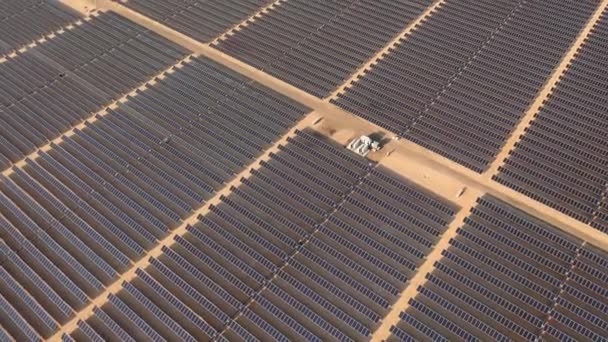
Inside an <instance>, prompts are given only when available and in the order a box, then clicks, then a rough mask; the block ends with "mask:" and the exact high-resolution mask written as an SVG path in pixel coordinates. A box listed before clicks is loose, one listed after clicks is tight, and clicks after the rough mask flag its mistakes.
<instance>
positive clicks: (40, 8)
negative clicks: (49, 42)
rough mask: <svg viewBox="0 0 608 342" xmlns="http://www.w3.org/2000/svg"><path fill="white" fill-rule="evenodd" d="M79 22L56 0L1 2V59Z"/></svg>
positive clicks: (10, 0) (74, 15)
mask: <svg viewBox="0 0 608 342" xmlns="http://www.w3.org/2000/svg"><path fill="white" fill-rule="evenodd" d="M78 19H79V16H78V15H77V14H76V13H75V12H74V11H72V10H71V9H69V8H68V7H66V6H64V5H62V4H60V3H58V2H56V1H47V0H3V1H2V2H0V56H2V55H5V54H8V53H11V52H13V51H15V50H18V49H19V48H21V47H23V46H24V45H27V44H30V43H32V42H33V41H35V40H38V39H40V38H42V37H43V36H45V35H48V34H51V33H53V32H54V31H57V30H60V29H61V28H62V27H65V26H67V25H69V24H70V23H73V22H75V21H76V20H78Z"/></svg>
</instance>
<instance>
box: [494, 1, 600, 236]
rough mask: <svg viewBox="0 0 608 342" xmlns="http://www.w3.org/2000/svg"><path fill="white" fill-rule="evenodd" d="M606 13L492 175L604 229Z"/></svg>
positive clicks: (535, 197) (533, 196)
mask: <svg viewBox="0 0 608 342" xmlns="http://www.w3.org/2000/svg"><path fill="white" fill-rule="evenodd" d="M607 37H608V13H604V14H603V16H602V17H601V19H600V20H599V22H598V23H597V25H596V26H595V27H594V28H593V30H592V32H591V34H590V35H589V36H588V38H587V40H586V41H585V43H584V45H583V47H582V48H581V49H580V50H579V51H578V53H577V55H576V57H575V58H574V60H573V61H572V63H571V64H570V66H569V67H568V69H567V70H566V72H565V74H564V75H563V76H562V78H561V80H560V82H559V83H558V85H557V86H556V87H555V89H554V90H553V92H552V93H551V95H550V97H549V99H548V100H547V101H546V102H545V104H544V106H543V107H542V109H541V110H540V111H539V112H538V113H537V114H536V117H535V118H534V121H532V124H531V125H530V127H528V128H527V129H526V132H525V134H524V135H523V136H522V137H521V140H520V141H519V142H518V143H517V144H516V147H515V149H514V150H513V151H511V153H510V156H509V157H508V158H507V159H506V160H505V164H504V165H503V166H502V167H501V168H500V173H499V174H498V175H497V176H495V177H494V179H495V180H496V181H498V182H500V183H502V184H505V185H507V186H509V187H511V188H513V189H515V190H517V191H520V192H522V193H524V194H525V195H527V196H529V197H531V198H534V199H536V200H538V201H540V202H542V203H544V204H547V205H549V206H551V207H553V208H555V209H557V210H559V211H561V212H563V213H566V214H568V215H570V216H572V217H575V218H577V219H578V220H581V221H583V222H585V223H589V222H592V225H593V226H594V227H596V228H597V229H599V230H601V231H604V232H608V223H607V222H608V220H607V219H606V217H607V216H606V215H607V210H606V200H605V196H606V193H607V185H608V183H607V182H608V140H607V139H606V134H607V133H608V126H607V125H606V122H607V121H608V114H607V113H608V101H607V99H608V92H607V91H606V89H607V87H608V78H607V77H606V75H604V73H603V72H601V70H603V69H605V68H606V55H607V54H608V44H607V43H606V39H607Z"/></svg>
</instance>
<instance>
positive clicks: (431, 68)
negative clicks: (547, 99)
mask: <svg viewBox="0 0 608 342" xmlns="http://www.w3.org/2000/svg"><path fill="white" fill-rule="evenodd" d="M494 3H496V2H481V3H479V2H477V3H475V4H473V3H470V2H469V1H460V0H454V1H447V2H445V3H444V4H442V5H440V6H439V8H438V9H436V10H435V12H434V13H433V14H432V15H430V16H429V17H428V18H427V19H426V20H425V22H424V23H422V24H421V25H420V26H419V27H417V28H416V29H415V30H414V31H413V32H412V33H411V34H410V35H409V36H408V37H406V38H405V39H403V40H402V42H401V43H400V44H399V45H397V46H396V47H395V48H394V49H393V50H392V51H391V52H390V53H389V54H388V55H387V56H385V58H382V59H381V60H380V61H379V62H378V64H377V65H375V66H373V67H372V68H371V69H370V70H369V71H368V72H367V73H366V74H365V76H364V77H362V78H361V79H360V80H358V81H356V82H354V84H353V86H352V88H350V89H349V90H347V91H346V93H344V94H341V95H339V97H338V99H336V100H333V102H334V103H336V104H337V105H339V106H341V107H343V108H345V109H347V110H349V111H352V112H353V113H355V114H357V115H360V116H362V117H363V118H365V119H368V120H370V121H372V122H374V123H376V124H379V125H380V126H382V127H384V128H386V129H389V130H391V131H393V132H396V133H398V134H400V135H402V136H404V137H405V138H407V139H410V140H412V141H414V142H415V143H418V144H420V145H422V146H424V147H426V148H427V149H430V150H432V151H434V152H436V153H439V154H441V155H443V156H445V157H447V158H450V159H452V160H454V161H456V162H458V163H460V164H462V165H464V166H466V167H468V168H471V169H473V170H474V171H476V172H482V171H483V170H485V169H486V167H487V165H488V164H489V163H490V162H492V160H493V159H494V158H495V156H496V154H497V153H498V151H499V150H500V148H501V147H502V144H503V143H504V141H505V140H506V139H507V137H508V136H509V134H510V132H511V131H512V130H513V128H514V126H515V125H516V124H517V122H518V121H519V119H520V118H521V116H522V115H523V114H524V112H525V111H526V109H527V108H528V107H529V105H530V104H531V103H532V101H533V100H534V99H535V97H536V95H537V92H538V88H539V87H541V86H542V85H543V83H544V82H545V80H546V79H547V78H548V77H549V76H550V74H551V71H552V70H553V69H554V68H555V67H556V66H557V65H558V63H559V61H560V60H561V58H562V56H563V54H564V53H565V52H566V51H567V49H568V48H569V47H570V45H571V43H572V42H573V41H574V39H575V38H576V35H577V34H578V32H579V31H580V30H581V29H582V27H583V26H584V24H585V23H586V22H587V20H588V19H589V17H590V16H591V14H592V13H593V11H594V9H595V8H596V6H597V3H596V2H594V1H587V2H585V3H581V4H580V6H571V4H567V3H564V2H562V1H554V2H550V3H543V4H542V5H541V4H538V3H525V4H524V3H519V2H516V1H500V2H499V3H498V4H497V5H496V6H494ZM558 13H559V15H558ZM565 13H568V14H567V15H566V14H565ZM479 17H481V18H484V20H474V19H473V18H479ZM463 18H466V19H463ZM556 27H557V28H559V29H556ZM527 44H530V48H531V49H532V50H533V51H534V52H531V51H532V50H530V49H528V48H527V46H528V45H527ZM429 55H430V56H429Z"/></svg>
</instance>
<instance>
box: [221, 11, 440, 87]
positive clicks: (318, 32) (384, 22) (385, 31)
mask: <svg viewBox="0 0 608 342" xmlns="http://www.w3.org/2000/svg"><path fill="white" fill-rule="evenodd" d="M430 3H431V1H428V0H415V1H412V0H399V1H386V0H383V1H372V0H363V1H352V0H342V1H319V0H315V1H310V0H293V1H291V0H290V1H286V2H284V3H278V4H277V5H276V6H275V7H273V8H272V9H271V10H269V11H268V12H267V13H264V14H263V15H262V16H261V17H260V18H256V19H255V20H254V21H253V22H251V23H248V24H247V25H246V26H243V27H241V28H239V30H238V31H236V32H235V33H234V34H233V35H230V36H229V37H227V38H225V39H224V40H222V41H221V42H219V44H218V45H217V48H218V49H219V50H221V51H223V52H226V53H228V54H229V55H231V56H234V57H236V58H238V59H240V60H243V61H245V62H247V63H249V64H251V65H253V66H255V67H257V68H259V69H262V70H264V71H266V72H268V73H270V74H272V75H274V76H276V77H278V78H280V79H282V80H284V81H286V82H288V83H290V84H293V85H295V86H296V87H298V88H301V89H303V90H306V91H308V92H310V93H311V94H313V95H315V96H318V97H325V96H327V95H329V94H330V93H331V92H332V91H333V90H334V89H336V88H337V87H338V86H339V85H341V84H342V83H344V81H345V80H346V79H348V78H349V77H350V75H351V74H352V73H353V72H355V71H356V70H357V69H358V68H359V67H360V66H362V65H363V64H364V63H365V62H367V61H368V60H369V59H370V58H371V57H372V56H373V55H374V54H375V53H376V52H377V51H378V50H380V49H381V48H382V47H384V45H386V43H388V42H389V41H390V40H391V39H392V38H393V37H394V36H395V35H396V34H398V33H399V32H400V31H401V30H403V29H404V28H405V26H407V24H408V23H409V22H411V21H412V20H414V19H415V18H416V17H418V16H419V15H420V14H421V13H422V12H423V11H424V9H425V8H426V7H427V6H428V5H430Z"/></svg>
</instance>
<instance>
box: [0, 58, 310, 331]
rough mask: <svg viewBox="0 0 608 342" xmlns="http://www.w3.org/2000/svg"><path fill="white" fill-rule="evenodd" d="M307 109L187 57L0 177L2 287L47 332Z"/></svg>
mask: <svg viewBox="0 0 608 342" xmlns="http://www.w3.org/2000/svg"><path fill="white" fill-rule="evenodd" d="M307 111H308V109H307V108H305V107H303V106H301V105H299V104H297V103H295V102H292V101H291V100H288V99H286V98H284V97H283V96H280V95H279V94H277V93H274V92H273V91H271V90H269V89H267V88H264V87H262V86H260V85H258V84H256V83H253V82H252V81H250V80H248V79H246V78H244V77H242V76H240V75H238V74H235V73H233V72H232V71H229V70H227V69H225V68H223V67H220V66H219V65H217V64H215V63H214V62H211V61H209V60H206V59H202V58H201V59H191V60H188V61H187V63H186V65H185V66H184V67H183V68H180V69H177V70H176V71H175V72H174V73H172V74H170V75H167V77H166V78H164V79H162V80H161V79H159V80H157V82H156V83H155V84H154V85H152V86H150V87H149V88H147V89H146V90H144V91H140V92H139V93H138V94H137V95H136V96H133V97H130V98H129V99H128V101H127V102H125V103H122V104H120V105H119V106H118V107H117V108H116V109H112V110H108V113H107V115H105V116H99V117H98V119H97V120H96V121H95V122H93V123H88V124H87V125H86V126H85V127H84V128H83V129H82V130H76V131H75V132H74V134H73V135H71V136H70V137H65V138H63V139H62V140H61V142H59V143H57V144H52V146H51V148H50V149H49V150H48V151H46V152H41V153H40V155H39V157H38V158H37V159H36V160H27V162H26V164H25V165H24V166H23V167H22V168H14V169H13V173H12V174H11V176H9V177H5V176H3V177H2V178H1V179H0V223H1V224H0V227H1V229H2V231H1V232H0V238H1V239H2V248H3V249H2V250H3V258H2V267H3V268H2V271H3V272H5V274H6V275H7V277H6V283H3V284H2V286H1V287H0V292H1V293H2V294H3V296H5V298H6V300H7V301H8V302H9V303H10V306H11V307H13V308H14V309H15V310H17V312H19V315H21V317H22V318H24V319H26V320H27V322H29V324H30V325H31V328H32V329H33V331H35V332H36V333H37V334H40V335H41V336H43V337H47V336H49V335H52V333H53V332H54V331H55V330H56V329H57V327H58V324H62V323H65V322H66V321H67V320H69V319H70V318H71V317H72V316H73V315H74V310H78V309H80V308H82V307H83V306H85V305H86V304H87V303H89V298H94V297H95V296H96V295H97V294H98V293H99V292H100V291H101V290H102V289H103V287H104V286H105V285H107V284H109V283H110V282H111V281H113V280H114V279H115V277H116V276H117V275H118V274H120V273H122V272H123V271H125V270H126V269H127V268H128V267H130V265H131V263H132V261H134V260H137V259H139V258H140V257H141V256H142V254H143V253H144V252H145V251H146V250H148V249H149V248H151V247H152V246H154V245H155V244H156V242H157V240H158V239H161V238H162V237H164V236H165V235H166V234H167V232H168V231H169V230H170V229H172V228H174V227H176V226H177V225H178V224H179V222H180V221H181V220H182V219H183V218H185V217H187V216H188V215H190V213H191V211H192V210H193V209H195V208H198V207H199V206H200V205H201V204H202V202H204V201H205V200H206V199H208V198H209V197H211V196H212V194H213V193H214V192H215V191H216V190H217V189H219V188H221V187H222V186H223V184H224V183H225V182H226V181H228V180H229V179H230V178H232V177H234V175H235V174H236V173H238V172H240V171H241V170H242V169H243V168H244V167H245V166H246V165H248V164H249V163H250V162H251V159H252V158H255V157H257V156H258V155H259V154H260V153H261V152H262V151H263V150H264V149H266V148H267V147H268V146H270V144H271V143H272V142H273V141H274V140H276V139H277V138H278V136H280V135H282V134H283V133H284V132H285V131H286V130H287V129H288V128H289V127H291V126H292V125H293V124H294V123H295V122H296V121H297V120H298V119H299V118H300V117H301V116H302V115H303V114H305V113H306V112H307ZM210 123H213V125H214V126H213V129H210V128H209V126H208V125H209V124H210ZM13 277H14V280H13ZM21 287H22V288H23V290H22V291H20V292H17V290H20V289H21ZM117 305H118V304H117ZM6 310H8V308H7V309H6ZM117 310H118V309H117ZM5 314H6V315H10V313H8V311H6V312H5ZM125 314H126V313H125ZM14 319H15V320H16V319H17V318H14ZM3 322H4V321H3ZM22 328H23V327H19V326H18V323H15V325H14V326H13V325H9V326H7V327H6V329H7V331H8V333H9V334H11V335H12V336H13V337H15V338H17V337H19V336H22V334H24V333H25V332H20V329H22ZM85 330H86V329H85V328H82V329H81V330H80V331H81V332H82V333H83V334H85V333H86V331H85Z"/></svg>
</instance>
